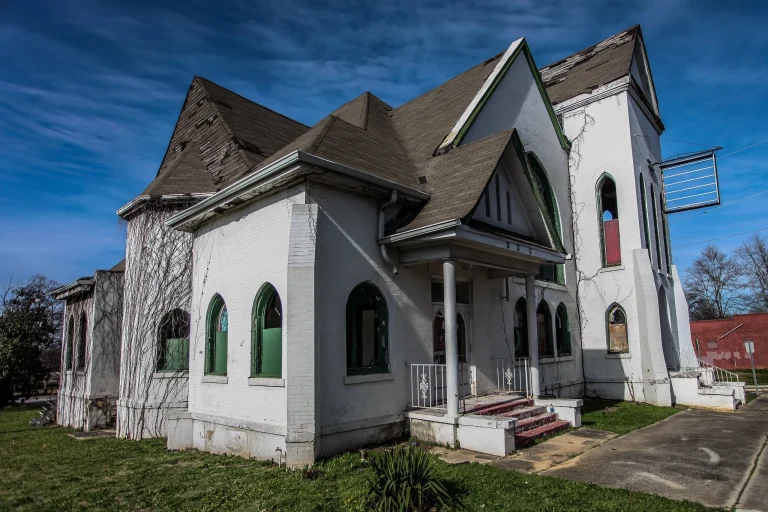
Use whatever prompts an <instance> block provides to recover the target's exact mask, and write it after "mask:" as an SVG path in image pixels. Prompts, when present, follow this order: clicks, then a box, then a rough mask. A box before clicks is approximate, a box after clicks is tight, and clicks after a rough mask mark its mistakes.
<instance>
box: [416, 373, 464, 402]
mask: <svg viewBox="0 0 768 512" xmlns="http://www.w3.org/2000/svg"><path fill="white" fill-rule="evenodd" d="M468 377H469V374H468V372H467V370H466V368H465V365H463V364H462V365H459V398H463V397H465V396H468V395H469V394H470V393H471V385H470V382H469V378H468ZM447 403H448V377H447V374H446V365H444V364H412V365H411V407H418V408H422V409H442V408H445V407H446V405H447Z"/></svg>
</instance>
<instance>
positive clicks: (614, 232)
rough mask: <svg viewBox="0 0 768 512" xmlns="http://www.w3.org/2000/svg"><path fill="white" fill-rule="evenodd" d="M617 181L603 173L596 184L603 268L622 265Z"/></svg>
mask: <svg viewBox="0 0 768 512" xmlns="http://www.w3.org/2000/svg"><path fill="white" fill-rule="evenodd" d="M617 192H618V188H617V185H616V180H615V179H614V177H613V176H611V175H610V174H609V173H607V172H605V173H603V174H602V175H601V176H600V178H599V179H598V180H597V182H596V184H595V196H596V203H597V222H598V229H599V232H600V253H601V258H602V266H603V267H610V266H614V265H621V237H620V230H619V225H620V224H619V223H620V221H619V202H618V195H617Z"/></svg>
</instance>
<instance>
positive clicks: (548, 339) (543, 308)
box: [536, 300, 555, 357]
mask: <svg viewBox="0 0 768 512" xmlns="http://www.w3.org/2000/svg"><path fill="white" fill-rule="evenodd" d="M536 335H537V337H538V339H539V356H540V357H552V356H554V355H555V350H554V343H552V312H551V311H550V310H549V305H548V304H547V303H546V302H544V301H543V300H542V301H541V302H539V307H537V308H536Z"/></svg>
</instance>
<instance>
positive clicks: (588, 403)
mask: <svg viewBox="0 0 768 512" xmlns="http://www.w3.org/2000/svg"><path fill="white" fill-rule="evenodd" d="M620 403H621V400H606V399H603V398H585V399H584V405H583V406H582V408H581V413H582V414H589V413H593V412H599V411H603V412H605V410H606V409H608V408H610V407H618V406H619V404H620Z"/></svg>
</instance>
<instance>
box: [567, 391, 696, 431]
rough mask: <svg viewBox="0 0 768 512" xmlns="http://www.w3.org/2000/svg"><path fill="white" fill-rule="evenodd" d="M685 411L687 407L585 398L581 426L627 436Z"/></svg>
mask: <svg viewBox="0 0 768 512" xmlns="http://www.w3.org/2000/svg"><path fill="white" fill-rule="evenodd" d="M683 409H685V407H681V406H676V407H659V406H656V405H649V404H640V403H636V402H621V401H617V400H603V399H600V398H585V399H584V407H582V408H581V424H582V425H583V426H585V427H590V428H596V429H598V430H608V431H609V432H615V433H617V434H626V433H627V432H632V431H633V430H637V429H638V428H642V427H646V426H648V425H651V424H652V423H656V422H657V421H661V420H663V419H664V418H668V417H670V416H672V415H673V414H675V413H677V412H679V411H681V410H683Z"/></svg>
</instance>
